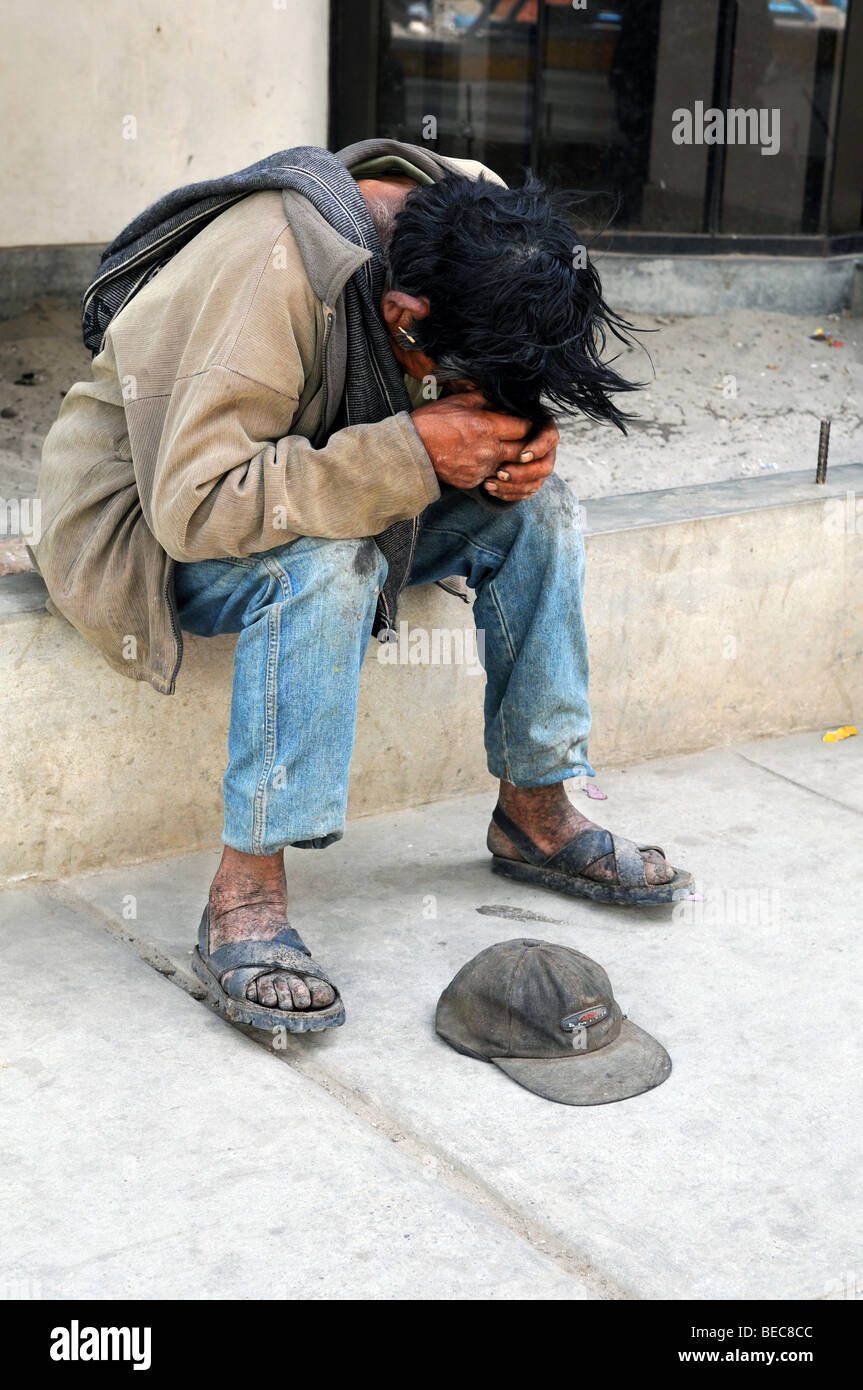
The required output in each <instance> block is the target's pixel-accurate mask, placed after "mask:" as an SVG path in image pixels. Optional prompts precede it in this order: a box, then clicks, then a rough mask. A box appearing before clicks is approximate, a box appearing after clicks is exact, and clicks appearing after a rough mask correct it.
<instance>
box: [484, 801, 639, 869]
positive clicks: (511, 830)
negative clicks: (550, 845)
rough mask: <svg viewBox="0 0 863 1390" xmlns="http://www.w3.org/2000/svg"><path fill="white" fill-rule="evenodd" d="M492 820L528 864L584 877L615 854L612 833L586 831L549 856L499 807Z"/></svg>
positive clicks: (496, 807) (606, 831) (493, 812)
mask: <svg viewBox="0 0 863 1390" xmlns="http://www.w3.org/2000/svg"><path fill="white" fill-rule="evenodd" d="M491 818H492V820H493V821H494V823H495V825H496V826H497V828H498V829H499V830H502V831H503V833H504V835H505V836H506V837H507V839H508V840H509V841H510V842H511V843H512V844H514V845H515V847H516V849H517V850H518V851H519V853H520V854H521V856H522V858H523V859H524V860H525V861H526V863H528V864H536V865H537V866H540V865H541V866H542V867H543V868H545V869H555V870H556V871H557V872H558V873H563V874H580V873H583V872H584V870H585V869H587V868H589V867H590V865H591V864H594V863H595V862H596V860H597V859H603V858H604V857H605V855H607V854H613V853H614V845H613V843H612V840H613V836H612V834H611V832H610V831H609V830H584V831H582V833H581V834H580V835H576V836H574V837H573V839H571V840H570V842H569V844H568V845H563V846H562V848H561V849H558V850H555V852H554V854H549V855H546V854H545V853H544V852H543V851H542V850H541V849H539V848H538V846H537V845H535V844H534V842H533V840H532V839H531V838H530V836H529V835H527V834H525V832H524V831H523V830H522V829H521V827H520V826H518V825H516V824H515V822H514V821H512V820H510V818H509V816H508V815H507V814H506V812H505V811H502V810H501V809H500V807H499V806H495V808H494V810H493V811H492V813H491Z"/></svg>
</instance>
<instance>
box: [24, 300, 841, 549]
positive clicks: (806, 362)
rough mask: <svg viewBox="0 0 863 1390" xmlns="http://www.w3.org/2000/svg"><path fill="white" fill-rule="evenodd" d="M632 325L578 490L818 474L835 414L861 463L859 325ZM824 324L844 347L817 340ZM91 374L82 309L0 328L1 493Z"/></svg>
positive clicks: (581, 436)
mask: <svg viewBox="0 0 863 1390" xmlns="http://www.w3.org/2000/svg"><path fill="white" fill-rule="evenodd" d="M637 327H638V328H639V329H640V330H645V331H644V332H643V333H642V337H641V341H642V343H643V344H644V349H646V351H645V350H643V349H629V350H625V351H624V352H623V353H622V354H621V357H620V359H619V363H618V365H619V369H620V370H621V371H622V373H623V375H625V376H627V377H629V378H630V379H631V380H637V381H641V382H644V383H646V385H645V388H644V389H643V390H642V391H640V392H639V393H638V394H637V395H634V396H632V397H630V399H629V405H630V408H631V409H632V410H633V411H634V412H635V413H636V414H637V416H638V419H637V420H636V421H634V422H633V424H632V426H631V428H630V432H629V434H628V436H626V437H624V436H623V435H621V434H619V433H618V431H617V430H615V429H613V428H610V427H608V426H599V425H595V424H593V423H592V422H591V421H588V420H581V421H572V422H565V423H563V424H562V427H561V433H562V445H561V449H560V451H559V459H558V468H559V471H560V473H561V475H562V476H563V477H564V478H566V480H567V482H569V483H571V484H572V485H573V487H574V488H575V490H576V492H577V493H578V494H579V495H580V496H581V497H585V498H586V497H603V496H608V495H609V494H612V493H622V492H644V491H651V490H653V489H656V488H666V487H675V486H679V485H682V484H686V483H706V482H715V481H718V480H720V479H723V478H735V477H739V476H741V475H742V474H756V473H760V472H762V471H763V472H765V473H767V472H770V471H772V470H778V471H785V470H786V469H797V468H799V469H812V470H814V467H815V457H816V451H817V446H818V426H819V421H820V420H822V419H824V418H826V417H828V416H829V417H831V418H832V422H833V423H832V428H831V437H830V460H831V462H832V463H851V462H859V461H860V459H861V458H863V421H861V410H863V320H860V319H852V318H850V317H847V316H845V315H842V316H841V317H840V316H839V315H828V316H826V317H825V318H824V319H822V320H820V321H819V320H818V319H814V318H812V319H810V318H798V317H794V316H792V315H789V314H777V313H769V314H766V313H761V312H758V311H754V310H736V311H734V312H732V313H727V314H719V315H716V316H715V317H710V318H707V317H703V318H681V317H671V316H668V317H664V316H663V317H657V316H651V315H644V316H639V318H638V321H637ZM819 328H821V329H822V330H823V331H824V332H825V333H827V334H832V336H833V337H834V339H835V338H838V339H840V340H841V341H842V343H843V346H842V347H836V348H834V347H830V346H828V345H827V344H826V343H823V342H814V341H812V340H811V338H810V337H809V335H810V334H811V333H814V332H816V331H817V330H818V329H819ZM647 330H649V331H647ZM648 354H649V355H648ZM28 373H32V376H29V377H28V375H27V374H28ZM89 374H90V355H89V353H88V352H87V351H86V350H85V348H84V347H83V346H82V344H81V340H80V337H79V320H78V311H77V308H75V307H69V306H67V305H63V304H62V303H60V302H59V301H58V300H53V299H42V300H39V301H37V303H36V304H34V306H33V308H32V309H31V310H30V311H29V312H28V313H27V314H23V315H22V316H21V317H19V318H17V319H10V320H8V321H7V322H5V323H0V498H2V499H4V500H8V499H10V498H14V497H27V496H32V495H33V492H34V489H35V482H36V477H37V474H38V468H39V454H40V450H41V447H42V441H43V439H44V437H45V435H46V434H47V432H48V429H49V428H50V426H51V423H52V421H53V420H54V418H55V416H56V414H57V411H58V409H59V406H60V401H61V399H62V397H63V396H64V395H65V393H66V391H67V390H68V389H69V387H70V386H71V385H72V384H73V383H74V382H75V381H79V380H81V379H83V378H87V377H89ZM623 403H624V404H627V402H626V400H625V398H624V399H623ZM9 412H11V414H10V413H9ZM26 563H27V561H26V556H24V555H23V550H22V547H21V545H20V543H19V542H15V541H12V540H10V539H7V538H3V537H0V573H2V572H4V569H5V570H6V571H8V570H10V569H15V568H20V567H21V566H22V564H26Z"/></svg>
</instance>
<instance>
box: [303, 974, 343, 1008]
mask: <svg viewBox="0 0 863 1390" xmlns="http://www.w3.org/2000/svg"><path fill="white" fill-rule="evenodd" d="M306 984H307V985H308V987H309V993H310V994H311V996H312V1008H313V1009H326V1008H328V1007H329V1005H330V1004H332V1002H333V1000H334V999H335V997H336V992H335V990H334V989H333V987H332V985H328V984H327V982H326V980H318V979H315V977H314V976H312V978H311V979H309V980H307V981H306Z"/></svg>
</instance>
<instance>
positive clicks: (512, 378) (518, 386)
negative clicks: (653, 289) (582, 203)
mask: <svg viewBox="0 0 863 1390" xmlns="http://www.w3.org/2000/svg"><path fill="white" fill-rule="evenodd" d="M387 250H388V261H389V281H388V283H389V288H388V290H387V291H386V292H385V294H384V296H383V301H382V306H381V307H382V312H383V314H384V317H385V319H386V322H387V325H388V327H389V329H390V332H391V335H392V336H393V339H394V346H395V347H396V350H397V353H398V356H399V358H400V360H402V362H403V363H404V365H405V368H406V370H407V371H409V372H411V374H412V375H414V376H417V377H422V376H424V375H426V374H428V373H429V372H432V373H434V374H435V375H436V376H437V377H438V379H439V380H440V381H441V382H444V381H446V380H451V381H452V380H461V381H470V382H472V383H474V384H475V385H476V386H477V387H478V388H479V389H480V390H481V391H482V393H483V395H484V396H485V397H486V399H487V400H488V401H489V402H491V404H492V405H494V406H496V407H497V408H498V409H502V410H506V411H508V412H510V413H513V414H516V415H522V416H528V417H530V418H531V419H535V420H539V419H541V418H542V417H543V415H544V413H545V412H544V409H543V406H542V404H541V402H542V401H543V400H545V401H546V402H547V403H548V405H549V406H551V408H552V409H554V410H557V411H561V412H563V413H571V414H576V413H583V414H585V415H588V416H590V417H591V418H592V419H595V420H608V421H611V422H612V423H614V424H616V425H617V426H618V427H619V428H620V429H624V428H625V426H624V421H625V420H626V418H627V417H626V416H625V415H624V414H623V413H622V412H621V411H619V410H618V409H617V407H616V406H615V405H614V404H613V403H612V401H611V399H610V397H611V395H612V394H613V393H615V392H618V391H631V390H634V389H635V388H634V387H633V385H632V384H631V383H629V382H627V381H625V380H624V379H623V378H622V377H621V376H619V375H618V373H617V372H615V371H614V370H613V368H612V367H610V366H609V365H607V364H605V363H603V362H602V360H601V359H602V354H603V351H604V349H605V346H606V342H607V339H608V335H609V334H611V335H613V336H614V337H615V338H617V339H619V340H620V341H621V342H623V343H626V342H627V341H628V339H627V337H626V333H625V330H626V328H627V327H628V325H627V324H625V323H624V322H623V320H621V319H619V318H618V317H617V315H615V314H614V313H613V312H612V311H611V310H610V309H609V308H608V306H607V305H606V303H605V301H604V300H603V298H602V287H601V285H600V281H599V276H598V275H597V273H596V270H595V269H594V267H593V266H592V265H590V264H589V262H588V261H587V254H586V251H585V248H584V247H583V246H582V245H581V244H580V243H579V242H578V240H577V238H576V236H575V234H574V233H573V229H572V225H571V223H570V222H569V220H568V219H567V218H566V216H565V215H564V210H563V205H562V203H560V202H559V201H558V200H557V199H556V198H555V197H554V195H550V194H549V193H548V192H547V191H546V190H545V188H544V187H543V185H542V184H541V183H539V182H538V181H537V180H535V179H533V178H532V177H529V178H528V180H527V182H526V183H525V184H524V186H523V187H522V188H502V187H500V185H498V184H495V183H492V182H490V181H489V180H487V179H480V180H477V181H476V182H475V181H474V180H472V179H468V178H464V177H462V176H459V175H452V176H450V177H448V178H446V179H444V180H443V181H442V182H440V183H435V184H431V185H428V186H426V187H423V188H417V189H415V190H413V191H411V192H410V193H409V194H408V196H407V198H406V199H405V201H404V204H403V206H402V208H401V210H400V211H399V212H398V213H397V215H396V216H395V220H394V223H393V226H392V234H391V237H390V240H389V246H388V248H387Z"/></svg>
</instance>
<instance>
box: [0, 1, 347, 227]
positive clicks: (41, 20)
mask: <svg viewBox="0 0 863 1390" xmlns="http://www.w3.org/2000/svg"><path fill="white" fill-rule="evenodd" d="M328 12H329V5H328V0H232V3H226V0H173V3H168V0H37V3H34V0H5V4H4V5H3V8H2V19H0V128H2V130H3V132H4V138H3V140H2V142H0V187H2V189H3V196H2V198H0V247H4V246H46V245H58V244H64V243H66V244H68V243H81V242H97V243H101V244H104V243H105V242H106V241H109V240H111V238H112V237H113V236H114V235H115V234H116V232H118V231H119V230H120V228H121V227H122V226H123V225H124V224H125V223H126V222H128V221H129V220H130V219H131V218H132V217H133V216H135V214H136V213H138V212H139V211H141V209H142V208H144V207H145V206H146V205H147V203H149V202H151V201H152V200H153V199H154V198H156V197H158V196H159V194H160V193H164V192H167V191H168V189H170V188H174V187H176V186H177V185H179V184H181V183H185V182H192V181H194V180H197V179H202V178H210V177H212V176H214V175H216V174H221V173H226V172H228V171H230V170H232V169H239V168H242V166H243V165H244V164H249V163H251V162H252V161H254V160H255V159H259V158H260V157H261V156H262V155H265V154H269V153H271V152H272V151H273V150H277V149H281V148H284V147H286V146H290V145H299V144H324V143H326V126H327V63H328ZM130 118H131V119H130Z"/></svg>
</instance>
